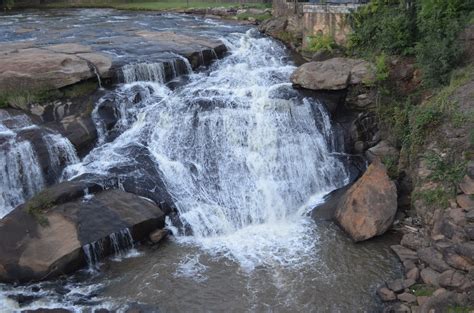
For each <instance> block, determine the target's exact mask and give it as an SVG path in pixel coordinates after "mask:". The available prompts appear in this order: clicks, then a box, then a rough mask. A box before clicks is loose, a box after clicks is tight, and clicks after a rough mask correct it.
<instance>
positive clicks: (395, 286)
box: [387, 279, 405, 293]
mask: <svg viewBox="0 0 474 313" xmlns="http://www.w3.org/2000/svg"><path fill="white" fill-rule="evenodd" d="M387 287H388V288H390V289H391V290H393V291H395V292H397V293H398V292H401V291H403V289H405V286H404V285H403V280H401V279H395V280H392V281H389V282H387Z"/></svg>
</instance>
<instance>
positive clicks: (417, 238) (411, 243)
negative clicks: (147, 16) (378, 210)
mask: <svg viewBox="0 0 474 313" xmlns="http://www.w3.org/2000/svg"><path fill="white" fill-rule="evenodd" d="M400 244H401V245H402V246H404V247H407V248H408V249H412V250H418V249H420V248H423V247H426V246H427V242H426V240H425V239H424V238H423V235H421V234H420V233H408V234H405V235H403V238H402V241H401V242H400Z"/></svg>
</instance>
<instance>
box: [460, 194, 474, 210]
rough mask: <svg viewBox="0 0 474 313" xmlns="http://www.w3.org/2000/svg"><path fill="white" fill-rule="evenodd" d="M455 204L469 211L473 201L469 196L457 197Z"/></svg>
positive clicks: (473, 204) (473, 206)
mask: <svg viewBox="0 0 474 313" xmlns="http://www.w3.org/2000/svg"><path fill="white" fill-rule="evenodd" d="M456 202H457V203H458V205H459V206H460V207H461V208H463V209H466V210H467V209H470V208H474V199H472V197H471V196H470V195H465V194H463V195H458V196H457V197H456Z"/></svg>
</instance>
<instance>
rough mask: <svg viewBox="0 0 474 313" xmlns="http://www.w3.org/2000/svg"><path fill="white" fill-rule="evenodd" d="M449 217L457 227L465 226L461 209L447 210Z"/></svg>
mask: <svg viewBox="0 0 474 313" xmlns="http://www.w3.org/2000/svg"><path fill="white" fill-rule="evenodd" d="M449 217H450V218H451V219H452V220H453V222H454V223H456V224H458V225H461V226H464V225H465V224H466V214H465V213H464V210H463V209H451V210H449Z"/></svg>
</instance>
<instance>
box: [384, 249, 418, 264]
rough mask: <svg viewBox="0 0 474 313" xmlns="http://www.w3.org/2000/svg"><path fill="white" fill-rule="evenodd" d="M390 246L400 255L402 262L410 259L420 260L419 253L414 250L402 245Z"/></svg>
mask: <svg viewBox="0 0 474 313" xmlns="http://www.w3.org/2000/svg"><path fill="white" fill-rule="evenodd" d="M390 248H391V249H392V250H393V252H395V254H396V255H397V256H398V258H399V259H400V261H402V262H405V261H408V260H410V261H416V260H418V254H417V253H416V252H415V251H413V250H410V249H408V248H405V247H403V246H401V245H393V246H390Z"/></svg>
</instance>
